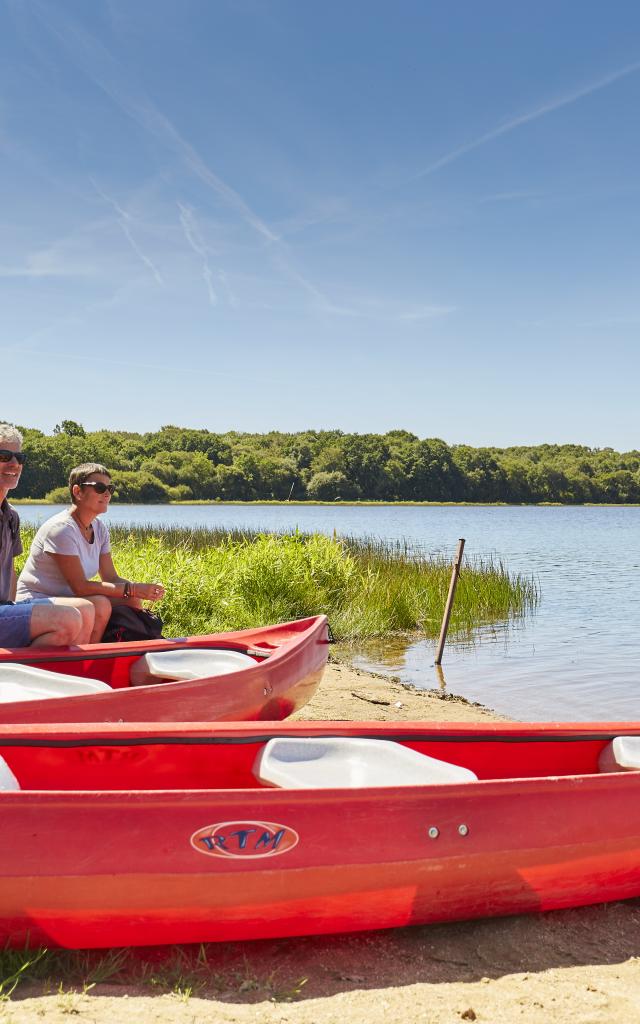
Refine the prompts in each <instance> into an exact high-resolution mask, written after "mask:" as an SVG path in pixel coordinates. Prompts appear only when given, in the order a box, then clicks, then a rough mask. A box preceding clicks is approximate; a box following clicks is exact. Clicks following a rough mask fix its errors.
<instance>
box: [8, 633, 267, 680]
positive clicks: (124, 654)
mask: <svg viewBox="0 0 640 1024" xmlns="http://www.w3.org/2000/svg"><path fill="white" fill-rule="evenodd" d="M196 647H197V649H198V650H201V651H239V652H240V653H242V654H248V656H249V657H250V658H253V660H254V661H255V662H256V664H259V663H261V662H263V661H264V659H265V658H267V657H268V656H269V654H270V653H271V651H272V650H274V649H275V648H274V647H273V646H266V645H265V646H264V650H263V651H258V650H256V649H255V645H251V644H237V643H236V644H234V643H226V644H225V643H216V642H214V643H199V644H197V645H196V644H195V643H191V644H190V645H189V649H190V650H193V649H195V648H196ZM147 649H148V648H147V647H146V646H145V648H144V649H143V650H137V651H135V650H134V651H132V650H130V649H127V650H122V651H118V650H115V651H114V650H108V651H104V652H96V653H91V654H89V655H88V656H87V657H82V655H78V654H77V653H74V654H63V655H55V654H54V655H51V656H50V657H48V658H41V657H37V658H36V657H24V655H23V657H22V658H21V659H20V663H21V664H23V665H32V666H33V667H34V668H41V669H45V670H46V671H48V672H60V673H62V674H63V675H69V676H78V678H79V679H99V680H100V681H101V682H103V683H107V685H108V686H110V687H111V688H112V689H113V690H121V689H125V688H127V687H129V686H130V685H131V682H130V674H131V667H132V665H134V664H135V662H137V661H138V660H139V659H140V658H141V657H142V656H143V655H144V654H146V652H147ZM176 649H180V646H178V647H177V645H176V644H175V643H173V642H171V643H168V644H166V645H163V644H160V645H158V646H156V645H155V644H154V646H153V650H154V652H159V651H173V650H176ZM2 660H3V661H4V659H2ZM15 660H16V661H17V659H15ZM248 667H250V666H248ZM152 685H160V686H161V685H163V683H162V681H161V680H158V683H157V684H152Z"/></svg>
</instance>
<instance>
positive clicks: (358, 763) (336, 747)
mask: <svg viewBox="0 0 640 1024" xmlns="http://www.w3.org/2000/svg"><path fill="white" fill-rule="evenodd" d="M253 773H254V775H255V777H256V778H257V779H258V780H259V781H260V782H264V783H267V784H268V785H271V786H283V787H292V788H294V789H298V788H301V789H324V788H327V789H352V788H356V787H362V786H431V785H438V784H440V783H443V782H473V781H477V775H475V774H474V772H472V771H470V770H469V769H468V768H461V767H460V766H459V765H456V764H450V763H449V762H448V761H439V760H437V758H435V757H428V756H427V755H426V754H420V753H418V751H416V750H410V749H409V748H408V747H403V746H401V745H400V744H399V743H393V742H392V741H391V740H377V739H361V738H360V737H357V736H353V737H351V736H346V737H332V736H327V737H324V736H323V737H318V738H317V739H315V738H303V739H296V738H294V737H289V736H280V737H276V738H274V739H272V740H269V741H268V742H267V743H266V744H265V746H264V747H263V749H262V750H261V751H260V753H259V754H258V756H257V758H256V761H255V764H254V768H253Z"/></svg>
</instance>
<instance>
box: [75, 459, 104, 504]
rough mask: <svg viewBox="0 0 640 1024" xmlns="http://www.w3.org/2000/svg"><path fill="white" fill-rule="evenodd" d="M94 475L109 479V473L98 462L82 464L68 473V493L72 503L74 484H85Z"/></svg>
mask: <svg viewBox="0 0 640 1024" xmlns="http://www.w3.org/2000/svg"><path fill="white" fill-rule="evenodd" d="M94 473H101V474H102V476H108V477H109V479H111V473H110V472H109V470H108V469H107V467H106V466H103V465H102V464H101V463H100V462H83V463H82V465H80V466H74V468H73V469H72V470H71V472H70V473H69V493H70V494H71V500H72V501H73V497H74V495H73V488H74V487H75V486H76V484H83V483H85V481H86V480H88V479H89V477H90V476H93V474H94Z"/></svg>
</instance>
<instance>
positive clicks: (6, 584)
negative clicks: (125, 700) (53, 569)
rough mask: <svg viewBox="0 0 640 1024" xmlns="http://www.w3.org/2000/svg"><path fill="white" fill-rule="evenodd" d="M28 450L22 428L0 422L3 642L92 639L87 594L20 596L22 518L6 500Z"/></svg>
mask: <svg viewBox="0 0 640 1024" xmlns="http://www.w3.org/2000/svg"><path fill="white" fill-rule="evenodd" d="M24 461H25V454H24V452H23V451H22V434H21V433H20V431H19V430H16V428H15V427H12V426H11V424H9V423H0V647H29V646H31V647H47V646H51V645H55V646H66V645H68V644H84V643H88V641H89V637H90V636H91V631H92V629H93V620H94V615H95V613H94V609H93V605H92V604H91V602H90V601H85V600H83V599H82V598H71V597H69V598H57V599H56V603H55V604H53V602H51V601H18V602H17V603H16V604H14V601H15V596H16V570H15V566H14V561H13V560H14V558H16V556H17V555H19V554H21V553H22V543H21V541H20V518H19V516H18V513H17V512H16V510H15V509H14V508H12V507H11V505H10V504H9V503H8V501H7V493H8V492H9V491H11V490H13V488H14V487H17V485H18V483H19V481H20V476H21V474H22V467H23V465H24Z"/></svg>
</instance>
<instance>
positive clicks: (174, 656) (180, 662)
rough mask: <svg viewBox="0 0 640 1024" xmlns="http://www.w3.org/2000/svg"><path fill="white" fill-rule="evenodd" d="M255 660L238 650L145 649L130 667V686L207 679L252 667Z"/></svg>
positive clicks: (254, 665) (254, 664)
mask: <svg viewBox="0 0 640 1024" xmlns="http://www.w3.org/2000/svg"><path fill="white" fill-rule="evenodd" d="M256 664H257V662H256V661H254V659H253V658H250V657H249V655H248V654H243V653H242V651H225V650H217V651H215V650H206V649H201V648H197V649H195V650H184V649H183V650H181V651H149V653H148V654H143V656H142V657H141V658H138V660H137V661H136V662H134V664H133V665H132V666H131V671H130V673H129V679H130V682H131V685H132V686H151V685H153V684H154V683H157V682H159V681H160V680H162V679H164V680H168V681H171V682H177V681H179V680H185V679H210V678H211V677H212V676H225V675H228V673H229V672H237V671H238V669H241V668H255V667H256Z"/></svg>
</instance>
